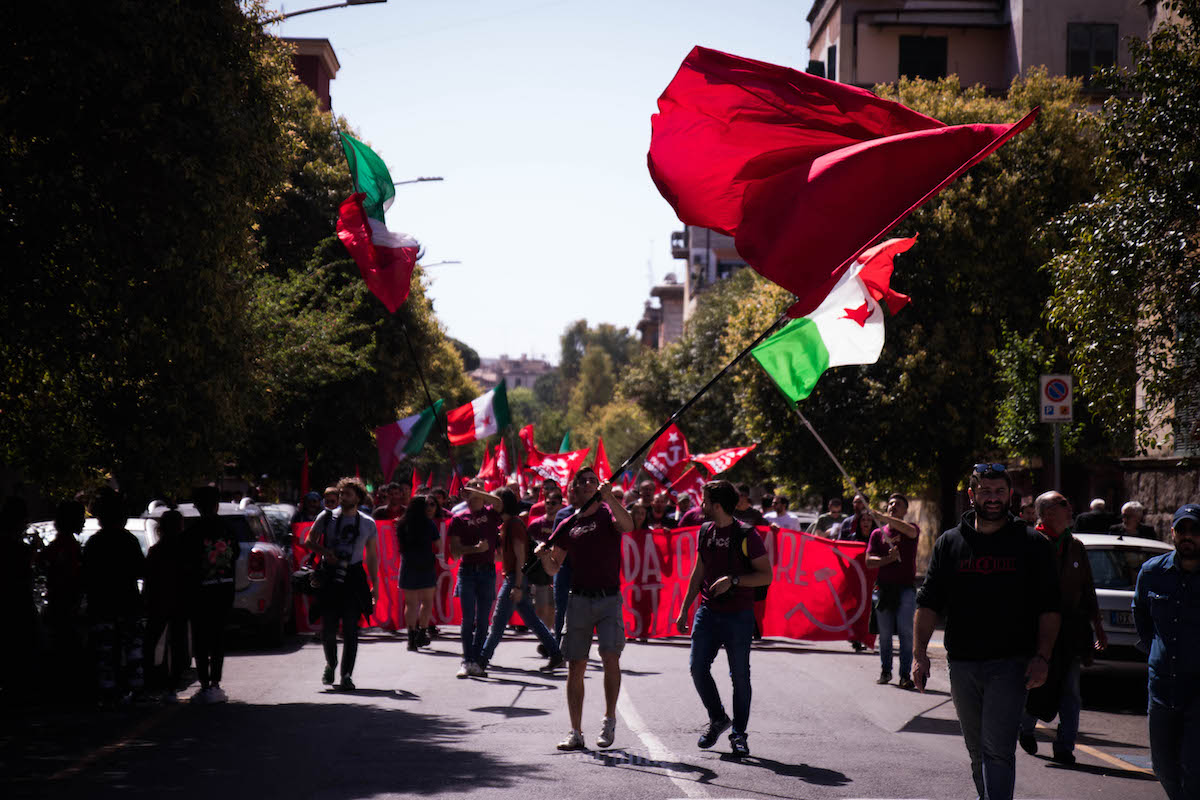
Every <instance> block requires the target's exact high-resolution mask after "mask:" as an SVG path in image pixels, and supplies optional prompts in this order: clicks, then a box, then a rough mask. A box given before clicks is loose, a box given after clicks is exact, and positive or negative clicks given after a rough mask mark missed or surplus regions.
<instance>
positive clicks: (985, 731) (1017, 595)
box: [913, 464, 1060, 800]
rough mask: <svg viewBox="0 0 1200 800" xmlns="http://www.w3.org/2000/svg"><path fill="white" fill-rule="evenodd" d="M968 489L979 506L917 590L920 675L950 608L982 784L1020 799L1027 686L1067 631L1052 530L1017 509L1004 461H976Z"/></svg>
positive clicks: (950, 535)
mask: <svg viewBox="0 0 1200 800" xmlns="http://www.w3.org/2000/svg"><path fill="white" fill-rule="evenodd" d="M967 496H968V498H969V499H970V502H971V510H970V511H968V512H967V513H965V514H963V517H962V521H961V522H960V523H959V524H958V525H957V526H956V527H954V528H951V529H950V530H948V531H945V532H944V533H943V534H942V535H941V536H940V537H938V540H937V541H936V542H935V543H934V546H933V557H932V559H931V560H930V562H929V568H928V569H927V570H926V574H925V583H924V584H923V585H922V586H921V589H920V591H918V592H917V612H916V614H915V615H914V618H913V627H914V629H915V634H916V635H915V638H914V640H913V665H914V669H913V680H914V682H915V683H916V685H917V688H918V689H920V690H921V691H922V692H923V691H925V682H926V681H927V680H928V678H929V672H930V668H929V655H928V652H927V648H928V645H929V639H930V637H932V635H933V629H934V625H935V624H936V622H937V619H938V617H939V616H940V617H943V618H944V619H945V621H946V635H945V645H946V661H947V664H948V666H949V670H950V695H951V698H952V699H953V701H954V710H955V712H956V713H957V714H958V721H959V725H960V726H961V727H962V732H963V739H964V740H965V743H966V745H967V752H968V753H969V754H970V757H971V777H972V778H973V779H974V782H975V789H976V791H977V792H978V795H979V797H980V798H981V800H1012V796H1013V789H1014V787H1015V785H1016V777H1017V776H1016V752H1017V729H1018V726H1019V724H1020V722H1021V712H1022V710H1023V709H1024V707H1025V696H1026V692H1028V690H1030V689H1033V688H1035V687H1037V686H1041V685H1042V684H1043V683H1045V681H1046V676H1047V673H1048V670H1049V665H1050V657H1051V652H1052V649H1053V647H1054V640H1055V637H1057V635H1058V629H1059V623H1060V614H1059V607H1060V603H1059V581H1058V572H1057V570H1056V569H1055V566H1054V553H1053V551H1052V549H1051V546H1050V542H1049V541H1048V540H1047V539H1046V537H1044V536H1042V535H1041V534H1039V533H1038V532H1037V531H1034V530H1033V529H1031V528H1029V527H1028V526H1027V525H1026V524H1025V523H1024V522H1023V521H1022V520H1020V519H1019V518H1017V517H1014V516H1013V515H1012V514H1011V513H1010V512H1009V504H1010V502H1011V499H1012V478H1011V476H1010V475H1009V474H1008V471H1007V470H1006V469H1005V467H1004V465H1003V464H976V465H975V467H974V469H973V470H972V471H971V476H970V482H969V488H968V490H967Z"/></svg>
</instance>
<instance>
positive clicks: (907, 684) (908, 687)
mask: <svg viewBox="0 0 1200 800" xmlns="http://www.w3.org/2000/svg"><path fill="white" fill-rule="evenodd" d="M900 688H901V689H904V690H905V691H909V692H911V691H913V690H914V689H916V688H917V685H916V684H915V683H913V679H912V678H910V677H908V676H907V675H905V676H903V677H901V678H900Z"/></svg>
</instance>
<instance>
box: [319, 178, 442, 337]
mask: <svg viewBox="0 0 1200 800" xmlns="http://www.w3.org/2000/svg"><path fill="white" fill-rule="evenodd" d="M365 197H366V195H365V194H363V193H362V192H356V193H355V194H352V195H350V197H348V198H346V200H345V202H343V203H342V205H341V207H340V208H339V209H338V221H337V235H338V238H339V239H341V240H342V244H344V245H345V246H346V249H347V250H349V251H350V256H351V257H352V258H353V259H354V263H356V264H358V270H359V272H361V273H362V276H363V280H364V281H366V282H367V288H368V289H370V290H371V293H372V294H374V295H375V296H376V297H378V298H379V299H380V301H382V302H383V304H384V305H385V306H387V310H388V311H390V312H391V313H393V314H395V313H396V311H397V310H398V309H399V308H400V306H402V305H404V301H405V300H407V299H408V292H409V289H410V288H411V285H412V273H413V267H415V266H416V265H417V253H418V252H419V251H420V249H421V246H420V244H418V243H417V240H416V239H414V238H413V237H411V236H409V235H408V234H404V233H393V232H391V231H389V230H388V229H387V227H386V226H385V225H384V224H383V220H379V219H371V218H370V217H368V216H367V212H366V211H365V210H364V209H363V199H364V198H365Z"/></svg>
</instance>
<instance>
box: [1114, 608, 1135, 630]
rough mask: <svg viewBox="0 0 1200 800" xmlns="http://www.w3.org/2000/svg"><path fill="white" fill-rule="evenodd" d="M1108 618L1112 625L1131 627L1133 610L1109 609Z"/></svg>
mask: <svg viewBox="0 0 1200 800" xmlns="http://www.w3.org/2000/svg"><path fill="white" fill-rule="evenodd" d="M1109 616H1110V619H1111V621H1112V624H1113V625H1117V626H1119V627H1122V628H1132V627H1133V612H1132V611H1110V612H1109Z"/></svg>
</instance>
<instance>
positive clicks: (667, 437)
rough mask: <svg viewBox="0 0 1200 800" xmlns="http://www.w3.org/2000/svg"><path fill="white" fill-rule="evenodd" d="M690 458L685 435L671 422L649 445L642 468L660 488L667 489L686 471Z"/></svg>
mask: <svg viewBox="0 0 1200 800" xmlns="http://www.w3.org/2000/svg"><path fill="white" fill-rule="evenodd" d="M690 460H691V456H690V455H689V453H688V443H687V437H685V436H684V435H683V431H681V430H679V428H678V426H676V425H675V424H674V423H672V424H671V425H670V426H669V427H668V428H667V429H666V430H665V431H663V432H662V435H660V436H659V437H658V438H657V439H655V440H654V444H652V445H650V450H649V452H647V453H646V460H645V461H644V462H642V468H643V469H645V470H646V471H647V472H649V473H650V474H651V475H652V476H653V477H654V480H655V482H656V483H657V484H658V486H659V488H660V489H667V488H669V487H670V485H671V484H672V483H674V482H675V481H676V480H677V479H678V478H679V476H680V475H682V474H683V473H684V472H686V471H687V469H688V466H689V465H690Z"/></svg>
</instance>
